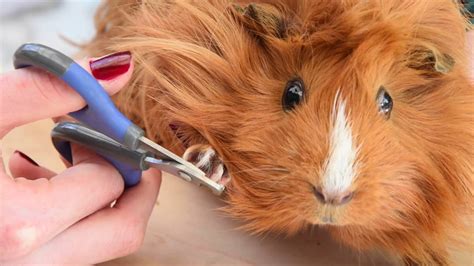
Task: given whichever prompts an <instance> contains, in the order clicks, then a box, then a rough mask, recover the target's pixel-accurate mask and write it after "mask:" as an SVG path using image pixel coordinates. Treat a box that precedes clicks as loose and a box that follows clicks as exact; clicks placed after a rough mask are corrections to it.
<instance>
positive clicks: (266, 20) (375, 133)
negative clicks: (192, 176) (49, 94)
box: [86, 0, 474, 265]
mask: <svg viewBox="0 0 474 266" xmlns="http://www.w3.org/2000/svg"><path fill="white" fill-rule="evenodd" d="M466 21H467V20H466V18H465V17H464V16H463V14H462V11H461V8H460V4H459V3H456V2H455V1H453V0H426V1H418V0H361V1H356V0H339V1H335V0H334V1H333V0H301V1H300V0H298V1H294V0H274V1H253V2H247V1H231V0H207V1H204V0H203V1H201V0H194V1H193V0H173V1H172V0H169V1H168V0H166V1H165V0H163V1H151V0H150V1H145V0H142V1H139V0H128V1H127V0H120V1H119V0H110V1H109V2H106V3H104V5H103V6H102V7H101V8H100V9H99V12H98V14H97V29H98V33H97V36H96V37H95V39H94V40H93V41H92V42H91V43H90V44H88V45H87V47H86V49H87V51H89V53H90V54H91V55H94V56H96V55H100V54H104V53H112V52H118V51H131V53H132V54H133V57H134V64H135V72H134V75H133V78H132V80H131V82H130V83H129V85H128V86H127V88H125V89H124V90H123V91H122V92H121V93H120V94H119V95H118V96H117V97H116V101H117V103H118V104H119V106H120V108H121V109H122V110H123V111H124V112H125V113H126V114H127V115H128V116H130V117H131V118H132V119H134V120H135V121H136V122H137V123H138V124H140V125H141V126H143V127H144V128H145V129H146V131H147V134H148V135H149V136H150V137H152V138H154V139H155V140H156V141H157V142H159V143H160V144H162V145H164V146H165V147H167V148H169V149H171V150H173V151H174V152H176V153H181V154H183V153H184V157H185V158H186V159H188V160H190V161H192V162H194V163H196V164H197V165H198V166H199V167H201V168H202V169H204V170H206V171H207V173H208V174H209V176H210V178H212V179H214V180H216V181H218V182H220V183H223V184H227V190H228V192H227V195H226V199H227V201H228V203H229V204H228V207H227V211H228V213H230V214H231V215H233V216H235V217H238V218H241V219H242V220H243V221H245V222H246V223H245V228H246V229H248V230H249V231H251V232H254V233H264V232H278V233H286V234H289V235H291V234H293V233H295V232H297V231H300V230H302V229H304V228H305V227H307V226H312V225H322V226H325V227H326V228H328V230H330V231H331V232H332V233H333V235H334V236H335V238H337V239H339V240H341V241H342V242H344V243H346V244H348V245H350V246H353V247H354V248H355V249H366V248H373V247H379V248H384V249H387V250H388V251H390V252H393V253H394V254H396V255H398V256H399V257H400V258H401V259H402V260H403V261H404V263H406V264H410V265H411V264H414V265H421V264H423V265H424V264H426V265H446V264H450V263H452V262H451V260H450V256H449V249H450V248H451V247H452V246H454V245H455V244H456V243H457V242H458V241H460V240H461V238H462V235H463V232H464V233H465V232H468V231H466V230H467V229H466V226H465V224H466V216H465V215H467V214H469V213H471V212H472V197H473V196H472V195H473V175H474V174H473V172H474V170H473V169H474V167H473V162H472V161H473V158H474V148H473V147H474V124H473V121H474V86H473V85H472V84H471V83H470V80H469V77H468V74H467V72H468V71H467V68H468V67H467V65H468V62H466V61H467V59H466V57H467V56H466V51H465V35H466V31H467V30H468V27H469V25H468V24H467V23H466Z"/></svg>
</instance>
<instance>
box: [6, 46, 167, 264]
mask: <svg viewBox="0 0 474 266" xmlns="http://www.w3.org/2000/svg"><path fill="white" fill-rule="evenodd" d="M120 60H121V63H120V64H121V66H122V68H121V69H122V70H123V69H124V68H123V67H124V66H125V67H126V65H127V64H129V65H130V67H129V68H128V69H125V70H123V71H125V72H124V73H118V72H117V71H118V69H119V68H117V62H118V61H120ZM123 60H125V61H126V62H125V63H124V61H123ZM81 65H82V66H83V67H84V68H85V69H87V70H88V71H90V70H91V69H90V67H89V64H87V62H82V63H81ZM114 65H115V70H116V71H115V72H114V71H113V70H114V67H113V66H114ZM92 66H93V68H94V70H95V71H94V74H95V77H96V78H102V79H107V80H101V81H100V83H101V84H102V85H103V86H104V88H105V89H106V90H107V92H108V93H110V94H113V93H115V92H117V91H118V90H119V89H120V88H121V87H122V86H124V85H125V83H126V82H127V81H128V79H129V78H130V76H131V73H132V69H133V65H132V64H130V56H129V55H128V54H122V55H121V57H118V56H115V57H108V59H107V60H97V61H95V63H93V64H92ZM111 66H112V67H111ZM123 71H122V72H123ZM112 74H115V77H114V78H112ZM118 74H120V75H118ZM117 75H118V76H117ZM0 84H1V93H0V138H3V137H4V136H5V135H6V134H7V133H8V132H9V131H10V130H11V129H13V128H14V127H17V126H20V125H23V124H26V123H29V122H33V121H36V120H39V119H43V118H49V117H57V116H61V115H64V114H67V113H69V112H72V111H76V110H79V109H80V108H82V107H83V106H85V102H84V101H83V100H82V98H81V97H80V96H79V94H77V93H76V92H75V91H74V90H72V89H71V88H69V87H68V86H67V85H66V84H65V83H64V82H62V81H60V80H58V79H56V78H55V77H53V76H52V75H49V74H46V73H44V72H42V71H39V70H35V69H32V68H31V69H20V70H15V71H12V72H8V73H5V74H2V75H1V76H0ZM72 150H73V158H74V162H73V166H72V167H70V168H68V169H66V170H65V171H63V172H62V173H59V174H56V173H54V172H52V171H50V170H49V169H46V168H44V167H40V166H37V165H35V164H33V163H31V162H30V161H29V160H28V159H26V158H25V157H23V156H22V154H21V153H15V154H14V155H12V157H11V159H10V162H9V169H10V172H11V176H9V175H8V174H7V173H6V172H5V170H4V169H5V167H4V165H3V158H1V156H0V264H5V263H7V264H9V263H11V264H25V263H59V264H65V263H80V264H84V263H98V262H102V261H106V260H110V259H113V258H117V257H121V256H125V255H128V254H130V253H132V252H134V251H135V250H137V249H138V248H139V247H140V246H141V243H142V241H143V237H144V233H145V229H146V226H147V222H148V219H149V216H150V214H151V211H152V209H153V206H154V203H155V201H156V197H157V195H158V191H159V187H160V183H161V173H160V172H159V171H157V170H148V171H146V172H144V174H143V177H142V180H141V182H140V183H139V184H138V185H137V186H135V187H133V188H130V189H127V190H126V191H124V190H123V188H124V184H123V180H122V177H121V176H120V174H119V173H118V172H117V170H115V168H113V167H112V166H111V165H110V164H109V163H108V162H106V161H105V160H104V159H102V158H101V157H100V156H98V155H96V154H94V153H92V152H90V151H87V150H85V149H83V148H81V147H79V146H74V145H73V146H72ZM114 200H117V201H116V203H115V205H113V207H110V206H111V203H112V202H113V201H114Z"/></svg>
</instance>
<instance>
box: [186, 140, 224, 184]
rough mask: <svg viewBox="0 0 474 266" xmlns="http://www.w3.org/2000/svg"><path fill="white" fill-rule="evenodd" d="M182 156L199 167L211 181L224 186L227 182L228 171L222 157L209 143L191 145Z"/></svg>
mask: <svg viewBox="0 0 474 266" xmlns="http://www.w3.org/2000/svg"><path fill="white" fill-rule="evenodd" d="M183 158H184V159H185V160H186V161H188V162H190V163H192V164H194V165H195V166H196V167H197V168H199V169H201V170H202V171H203V172H204V173H206V176H207V177H209V178H210V179H211V180H212V181H214V182H216V183H218V184H221V185H224V186H225V185H226V184H227V183H229V181H230V176H229V173H228V172H227V169H226V167H225V165H224V163H223V161H222V159H221V158H220V157H219V155H218V154H217V152H216V151H215V150H214V148H212V147H211V146H210V145H207V144H196V145H193V146H191V147H189V148H188V149H186V151H185V152H184V155H183Z"/></svg>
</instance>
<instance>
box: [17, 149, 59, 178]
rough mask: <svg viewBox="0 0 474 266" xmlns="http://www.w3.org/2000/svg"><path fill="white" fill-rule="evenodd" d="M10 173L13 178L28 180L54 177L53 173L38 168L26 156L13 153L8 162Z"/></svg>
mask: <svg viewBox="0 0 474 266" xmlns="http://www.w3.org/2000/svg"><path fill="white" fill-rule="evenodd" d="M9 169H10V173H11V174H12V176H13V177H15V178H17V177H24V178H27V179H30V180H34V179H38V178H47V179H49V178H51V177H53V176H55V175H56V173H55V172H53V171H51V170H49V169H47V168H44V167H41V166H39V165H38V164H37V163H36V162H35V161H33V160H32V159H31V158H30V157H28V156H27V155H26V154H24V153H22V152H20V151H15V152H14V153H13V154H12V156H11V157H10V161H9Z"/></svg>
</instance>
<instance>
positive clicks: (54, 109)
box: [0, 52, 133, 137]
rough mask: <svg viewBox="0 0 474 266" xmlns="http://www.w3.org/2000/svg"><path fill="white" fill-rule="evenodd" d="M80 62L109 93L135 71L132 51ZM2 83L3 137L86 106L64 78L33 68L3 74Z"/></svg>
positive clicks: (0, 120)
mask: <svg viewBox="0 0 474 266" xmlns="http://www.w3.org/2000/svg"><path fill="white" fill-rule="evenodd" d="M78 64H80V65H81V66H82V67H83V68H84V69H86V70H87V71H88V72H89V73H91V72H92V73H93V76H94V77H95V78H96V79H97V80H98V81H99V82H100V84H101V85H102V86H103V87H104V89H105V90H106V91H107V92H108V93H109V94H114V93H116V92H117V91H119V90H120V89H121V88H122V87H123V86H125V84H126V83H127V82H128V80H129V79H130V77H131V74H132V71H133V63H132V60H131V55H130V53H129V52H122V53H115V54H112V55H108V56H105V57H102V58H98V59H90V60H81V61H79V62H78ZM91 68H92V69H91ZM0 84H1V93H0V137H2V136H3V135H4V134H6V133H7V132H8V131H9V130H10V129H12V128H14V127H16V126H19V125H22V124H26V123H28V122H33V121H36V120H39V119H44V118H49V117H56V116H61V115H65V114H67V113H70V112H73V111H77V110H79V109H81V108H82V107H84V106H85V105H86V103H85V101H84V100H83V99H82V97H81V96H80V95H79V94H78V93H77V92H75V91H74V90H73V89H72V88H70V87H69V86H68V85H67V84H66V83H65V82H64V81H62V80H60V79H59V78H57V77H55V76H54V75H52V74H50V73H46V71H44V70H39V69H36V68H33V67H30V68H24V69H18V70H13V71H10V72H7V73H5V74H2V75H1V76H0Z"/></svg>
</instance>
